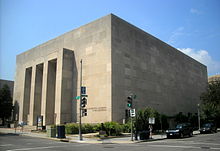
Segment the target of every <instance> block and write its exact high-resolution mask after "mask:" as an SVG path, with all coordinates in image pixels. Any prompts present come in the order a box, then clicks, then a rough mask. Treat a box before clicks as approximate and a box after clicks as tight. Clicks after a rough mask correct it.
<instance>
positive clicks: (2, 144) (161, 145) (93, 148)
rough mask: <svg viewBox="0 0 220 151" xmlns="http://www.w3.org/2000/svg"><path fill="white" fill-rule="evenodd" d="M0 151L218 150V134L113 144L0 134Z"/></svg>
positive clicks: (219, 134) (219, 147)
mask: <svg viewBox="0 0 220 151" xmlns="http://www.w3.org/2000/svg"><path fill="white" fill-rule="evenodd" d="M0 150H1V151H29V150H30V151H32V150H33V151H38V150H44V151H69V150H74V151H102V150H106V151H111V150H112V151H113V150H114V151H115V150H120V151H174V150H175V151H182V150H187V151H190V150H193V151H195V150H219V151H220V133H215V134H204V135H195V136H193V137H190V138H184V139H164V140H157V141H150V142H141V143H130V144H116V143H115V144H113V143H111V142H106V143H102V144H86V143H69V142H60V141H55V140H50V139H43V138H35V137H28V136H19V135H15V134H0Z"/></svg>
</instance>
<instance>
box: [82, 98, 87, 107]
mask: <svg viewBox="0 0 220 151" xmlns="http://www.w3.org/2000/svg"><path fill="white" fill-rule="evenodd" d="M86 104H87V99H86V98H85V97H83V98H82V102H81V107H82V108H84V107H86Z"/></svg>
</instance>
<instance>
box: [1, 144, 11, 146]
mask: <svg viewBox="0 0 220 151" xmlns="http://www.w3.org/2000/svg"><path fill="white" fill-rule="evenodd" d="M11 145H12V144H4V145H0V146H11Z"/></svg>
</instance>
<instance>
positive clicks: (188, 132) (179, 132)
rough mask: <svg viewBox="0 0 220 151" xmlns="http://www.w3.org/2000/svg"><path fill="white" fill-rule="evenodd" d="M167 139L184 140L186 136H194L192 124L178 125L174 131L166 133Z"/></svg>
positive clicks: (170, 130)
mask: <svg viewBox="0 0 220 151" xmlns="http://www.w3.org/2000/svg"><path fill="white" fill-rule="evenodd" d="M166 134H167V138H171V137H179V138H183V137H184V136H192V135H193V128H192V126H191V124H190V123H181V124H178V125H177V126H176V127H175V128H174V129H169V130H167V131H166Z"/></svg>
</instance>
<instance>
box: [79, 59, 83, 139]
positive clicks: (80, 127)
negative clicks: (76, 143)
mask: <svg viewBox="0 0 220 151" xmlns="http://www.w3.org/2000/svg"><path fill="white" fill-rule="evenodd" d="M81 88H82V59H81V60H80V107H79V140H80V141H82V140H83V138H82V121H81V119H82V90H81Z"/></svg>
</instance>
